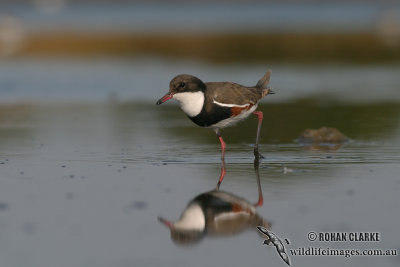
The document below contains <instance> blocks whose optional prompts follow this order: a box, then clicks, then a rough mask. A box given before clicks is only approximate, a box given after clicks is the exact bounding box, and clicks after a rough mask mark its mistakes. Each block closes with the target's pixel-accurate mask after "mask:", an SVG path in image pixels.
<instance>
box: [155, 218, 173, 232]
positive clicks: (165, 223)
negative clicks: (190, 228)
mask: <svg viewBox="0 0 400 267" xmlns="http://www.w3.org/2000/svg"><path fill="white" fill-rule="evenodd" d="M158 220H159V221H160V222H161V223H162V224H164V225H165V226H167V227H168V228H169V229H172V226H173V225H172V222H170V221H168V220H167V219H164V218H163V217H158Z"/></svg>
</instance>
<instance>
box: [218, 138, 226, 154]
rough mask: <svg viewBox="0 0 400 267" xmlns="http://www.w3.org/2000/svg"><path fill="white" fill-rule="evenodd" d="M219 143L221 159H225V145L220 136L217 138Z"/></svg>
mask: <svg viewBox="0 0 400 267" xmlns="http://www.w3.org/2000/svg"><path fill="white" fill-rule="evenodd" d="M218 139H219V141H220V142H221V154H222V156H221V157H222V159H224V158H225V148H226V144H225V142H224V139H222V136H218Z"/></svg>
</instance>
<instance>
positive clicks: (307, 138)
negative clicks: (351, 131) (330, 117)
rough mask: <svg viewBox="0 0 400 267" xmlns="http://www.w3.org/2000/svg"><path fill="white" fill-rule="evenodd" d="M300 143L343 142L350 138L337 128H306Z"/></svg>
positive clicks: (301, 135)
mask: <svg viewBox="0 0 400 267" xmlns="http://www.w3.org/2000/svg"><path fill="white" fill-rule="evenodd" d="M298 141H299V142H300V143H343V142H347V141H349V138H348V137H347V136H345V135H344V134H342V133H341V132H340V131H339V130H338V129H336V128H330V127H322V128H319V129H306V130H305V131H304V132H302V133H301V134H300V136H299V139H298Z"/></svg>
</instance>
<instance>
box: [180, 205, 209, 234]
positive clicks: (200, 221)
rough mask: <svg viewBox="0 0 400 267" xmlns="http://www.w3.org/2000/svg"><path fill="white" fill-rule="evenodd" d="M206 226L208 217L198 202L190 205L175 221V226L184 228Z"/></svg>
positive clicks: (202, 228) (192, 228)
mask: <svg viewBox="0 0 400 267" xmlns="http://www.w3.org/2000/svg"><path fill="white" fill-rule="evenodd" d="M205 227H206V219H205V216H204V212H203V210H202V209H201V207H200V206H199V205H197V204H192V205H190V206H189V207H188V208H187V209H186V210H185V211H184V212H183V213H182V216H181V218H180V219H179V221H177V222H175V223H174V228H176V229H181V230H182V229H184V230H200V231H203V230H204V228H205Z"/></svg>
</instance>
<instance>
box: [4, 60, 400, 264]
mask: <svg viewBox="0 0 400 267" xmlns="http://www.w3.org/2000/svg"><path fill="white" fill-rule="evenodd" d="M29 64H31V63H29V62H23V64H22V65H19V66H18V64H17V63H15V62H14V63H10V64H2V68H3V70H5V71H6V72H7V73H9V74H11V75H10V76H7V77H4V76H3V77H2V85H1V87H0V88H1V91H0V92H2V95H4V96H5V97H6V98H7V97H9V100H8V101H4V102H3V104H1V106H0V259H1V260H0V261H1V266H96V267H98V266H158V265H163V266H226V265H230V266H243V265H249V264H250V265H251V266H285V263H284V262H283V261H282V260H281V259H280V258H279V256H278V254H277V253H276V250H275V248H273V247H267V246H265V245H262V240H263V239H262V238H261V237H260V236H259V235H258V234H257V233H256V230H255V229H250V230H248V231H245V232H243V233H240V234H238V235H233V236H230V237H223V238H217V237H214V238H209V237H207V236H206V237H205V238H204V239H203V240H201V241H200V242H198V243H197V244H195V245H190V246H179V245H176V244H174V243H173V242H172V240H171V239H170V234H169V230H168V229H167V228H165V227H164V226H163V225H161V224H160V223H159V222H158V221H157V216H163V217H166V218H168V219H170V220H176V219H178V218H179V216H180V214H181V212H182V211H183V210H184V209H185V207H186V205H187V203H188V202H189V201H190V200H191V199H192V198H194V197H195V196H197V195H199V194H201V193H203V192H206V191H209V190H212V189H214V187H215V185H216V182H217V181H218V178H219V174H220V168H221V161H220V158H219V155H220V154H219V153H220V148H219V143H218V140H217V138H216V136H215V134H214V133H213V132H212V131H211V130H208V129H201V128H199V127H197V126H195V125H193V124H192V123H191V122H190V121H189V120H188V119H187V118H186V117H185V115H184V114H183V113H182V112H181V111H180V110H179V108H178V106H177V105H175V104H168V103H166V104H164V105H162V106H156V105H155V103H154V102H155V100H157V99H158V98H159V97H160V96H162V95H163V94H164V93H165V90H166V87H167V85H168V81H169V79H170V76H172V75H174V74H175V73H174V72H175V71H176V72H177V73H179V70H180V67H179V66H180V65H179V63H176V64H172V69H171V70H166V69H165V68H163V65H157V64H156V65H155V67H154V69H155V70H156V71H159V72H158V73H157V72H156V73H155V74H159V76H157V75H156V76H154V77H155V78H154V79H153V78H152V77H153V76H152V75H149V76H143V77H139V75H138V74H137V73H135V72H134V71H133V70H137V69H138V68H139V67H137V66H136V65H129V64H127V63H112V62H111V63H110V64H117V65H118V64H122V65H123V64H127V65H125V66H128V67H127V69H129V68H131V69H130V70H129V71H128V70H126V69H125V68H123V67H121V70H122V69H125V72H121V73H118V74H116V73H111V74H110V77H111V78H110V80H109V81H108V82H105V83H102V82H101V81H104V80H102V79H104V78H103V77H104V73H106V72H104V71H105V70H108V67H109V66H107V65H106V64H104V65H101V64H100V67H99V66H98V65H97V67H96V66H94V65H90V64H89V65H90V66H93V68H83V67H82V69H85V70H87V71H88V73H89V74H93V75H95V74H96V75H97V76H96V77H97V78H98V79H90V78H89V77H86V75H82V76H81V75H79V73H78V72H79V71H78V70H76V69H74V68H69V67H65V66H60V65H58V63H54V62H53V63H51V64H55V65H50V66H53V68H49V65H46V64H49V63H43V64H44V67H46V68H49V69H52V72H50V76H49V79H47V78H46V79H45V77H46V75H45V74H44V73H45V71H43V74H40V75H43V76H40V75H39V74H38V72H40V70H33V71H32V72H31V76H29V75H24V74H26V73H29V72H28V69H27V67H26V66H27V65H29ZM71 64H73V65H72V66H78V65H79V64H78V63H76V62H75V63H71ZM122 65H121V66H122ZM54 66H58V67H55V68H54ZM67 66H71V65H67ZM135 68H136V69H135ZM143 68H145V69H146V68H150V67H149V66H146V65H145V66H144V67H143ZM212 68H214V69H212ZM111 69H112V68H111ZM215 69H219V72H215V73H214V74H213V75H210V77H211V78H210V80H211V79H212V80H217V78H219V77H224V74H229V75H227V76H226V77H228V78H227V80H229V79H230V78H231V77H233V76H230V75H234V74H235V75H237V76H236V78H235V79H237V82H240V81H239V78H240V80H241V79H242V77H241V76H240V75H239V74H240V73H243V79H244V81H243V83H246V82H248V81H249V82H248V83H250V82H251V81H256V80H257V78H258V76H261V75H262V72H263V71H262V68H261V67H254V68H252V69H250V70H245V69H240V68H239V67H237V68H232V69H229V70H227V69H226V68H223V67H220V68H217V67H210V69H209V70H207V69H206V68H204V66H197V65H196V66H193V65H192V66H189V70H190V72H192V71H195V70H200V74H202V76H204V77H207V75H206V74H208V73H211V72H212V70H215ZM295 69H296V68H295V67H283V66H280V67H279V66H278V67H277V68H273V71H274V72H273V76H272V85H273V86H274V87H277V88H278V87H280V88H282V89H280V90H279V91H278V92H281V91H282V94H280V93H278V94H276V95H273V96H271V98H270V97H267V98H266V99H265V100H263V104H262V105H261V106H260V110H262V111H263V112H264V114H265V117H264V118H265V120H264V124H263V129H262V138H261V142H262V145H261V147H260V150H261V152H262V154H263V155H264V156H265V157H266V158H265V159H263V160H262V161H261V163H260V168H259V172H260V178H261V186H262V189H263V193H264V205H263V206H262V207H259V208H258V213H259V214H260V215H261V216H262V217H263V218H265V219H266V220H268V221H270V222H271V223H272V228H271V230H272V231H273V232H274V233H276V234H277V235H278V236H280V237H282V238H287V239H289V240H290V245H287V246H286V248H287V249H297V248H299V247H305V248H307V247H323V248H327V247H329V248H338V249H366V248H368V249H369V248H378V249H397V250H399V249H400V242H399V238H400V236H399V234H398V224H399V219H400V215H399V214H400V204H399V203H400V202H399V200H400V199H399V193H400V178H399V177H400V176H399V167H400V138H399V136H400V127H399V123H400V120H399V115H400V104H399V103H398V102H397V101H396V99H398V90H399V88H400V87H399V86H398V85H399V84H398V83H397V82H398V77H397V76H396V75H390V74H391V73H395V71H396V68H394V69H393V68H390V69H388V70H387V71H382V70H383V69H385V68H379V67H377V68H358V69H357V68H356V69H351V68H350V67H347V70H346V71H343V68H339V67H329V68H325V69H320V70H318V69H317V68H311V67H305V68H301V70H300V73H304V74H305V75H304V76H305V77H311V74H312V72H313V71H314V70H316V73H317V75H316V78H315V79H308V80H306V78H305V77H304V76H303V80H302V79H301V78H300V79H299V80H298V83H297V84H298V87H299V88H300V89H298V90H300V92H305V90H306V89H304V88H308V87H307V86H306V84H314V87H312V86H311V88H313V89H312V90H311V91H310V94H311V95H310V96H308V97H303V96H299V95H298V94H297V87H296V86H289V85H290V83H289V82H288V81H287V80H285V79H284V77H285V76H286V75H287V74H286V73H285V71H287V72H288V73H291V74H293V73H294V72H295ZM60 70H67V71H69V72H68V74H71V73H72V77H75V78H77V77H82V80H79V79H72V80H70V79H68V78H67V77H66V76H67V74H66V73H65V72H64V73H59V71H60ZM241 70H242V71H241ZM332 70H335V71H336V73H335V75H333V76H331V75H329V74H328V73H331V71H332ZM375 71H377V73H379V75H378V74H377V76H380V77H381V76H384V77H387V78H390V79H389V80H387V79H382V80H381V82H383V85H382V88H384V90H385V91H384V92H386V95H385V97H388V98H392V99H394V101H390V102H388V101H387V99H383V98H378V99H372V100H371V98H369V97H366V98H365V99H364V100H363V101H353V100H352V99H355V98H356V97H355V95H357V94H358V92H362V91H363V90H364V91H366V92H368V93H367V95H374V94H375V95H381V94H380V93H377V92H375V91H374V90H373V87H372V86H366V87H362V84H361V83H359V82H358V81H357V79H354V80H352V81H354V83H352V84H353V85H354V86H353V87H351V86H348V85H349V83H348V79H345V78H344V77H347V76H346V75H349V76H350V74H351V73H353V75H355V76H357V75H361V74H362V73H365V72H366V73H375ZM260 72H261V73H260ZM282 72H283V73H282ZM1 73H3V74H0V75H5V74H4V72H1ZM128 73H132V76H131V77H128ZM195 73H196V72H195ZM338 73H339V74H338ZM340 73H342V74H341V75H340ZM349 73H350V74H349ZM89 74H88V75H89ZM275 74H276V76H274V75H275ZM47 75H49V73H47ZM74 75H75V76H74ZM307 75H308V76H307ZM324 75H325V76H324ZM338 75H339V76H338ZM89 76H90V75H89ZM300 76H302V75H299V76H294V77H300ZM17 77H21V78H20V79H17ZM40 77H43V79H42V78H40ZM70 77H71V76H70ZM92 77H93V76H92ZM118 77H120V79H118ZM132 77H133V78H132ZM321 77H324V78H321ZM337 77H339V78H337ZM221 79H223V78H221ZM290 79H295V78H293V77H291V78H290ZM322 79H326V80H328V81H331V79H332V80H333V79H337V83H338V84H341V85H342V87H343V86H344V87H345V88H338V90H342V91H343V92H344V91H347V92H348V96H349V97H348V98H347V97H339V99H333V100H332V101H331V100H329V101H327V99H326V98H324V97H321V96H320V95H321V94H325V93H326V92H327V93H328V94H332V93H333V92H334V89H329V88H331V86H332V84H331V83H327V84H326V86H322ZM366 79H367V80H369V81H373V79H372V78H370V77H367V76H366ZM231 80H234V79H231ZM89 81H91V83H92V84H90V83H89ZM117 81H118V82H117ZM281 81H282V83H283V84H285V82H286V84H285V86H282V85H281ZM385 82H386V83H385ZM112 84H114V85H115V88H125V89H119V91H118V90H117V91H118V92H117V94H116V96H113V95H112V97H111V98H110V97H109V93H110V92H112V91H110V87H111V85H112ZM294 84H296V82H294ZM365 84H368V83H365ZM40 85H43V87H41V86H40ZM318 85H319V86H318ZM391 85H394V87H393V86H391ZM45 86H47V87H46V88H47V89H45V88H44V87H45ZM57 86H59V87H63V86H65V87H63V88H71V90H72V91H65V90H61V89H58V87H57ZM347 86H348V87H347ZM53 87H55V89H52V88H53ZM142 88H146V90H147V91H146V90H145V92H142V90H144V89H142ZM150 88H152V89H150ZM163 88H164V89H163ZM286 88H288V89H286ZM302 88H303V89H302ZM318 88H319V89H318ZM332 88H333V86H332ZM365 88H367V89H365ZM128 89H131V90H132V92H131V91H129V90H128ZM345 89H347V90H345ZM7 90H8V91H7ZM30 90H32V91H30ZM35 90H36V91H35ZM43 90H44V91H43ZM46 90H47V91H46ZM7 92H8V93H7ZM15 92H19V93H15ZM34 92H37V94H36V93H34ZM45 92H49V93H48V94H47V97H48V98H47V97H45V96H46V93H45ZM51 92H53V93H54V94H53V95H51ZM75 92H82V93H81V94H79V93H75ZM390 92H393V93H391V94H390ZM136 93H137V94H138V95H140V97H138V99H140V100H141V101H138V100H136V99H135V98H134V97H128V95H129V94H132V95H135V94H136ZM41 94H42V95H43V97H44V98H43V100H42V101H40V99H37V98H35V97H37V95H41ZM124 94H126V98H125V97H122V96H123V95H124ZM49 95H50V96H49ZM64 95H65V96H66V99H67V100H68V101H62V100H64V99H63V96H64ZM71 95H72V96H73V97H70V98H69V97H68V96H71ZM280 95H282V98H281V96H280ZM124 96H125V95H124ZM272 97H273V98H274V99H278V100H273V99H272ZM32 98H34V99H33V100H32ZM74 98H75V99H80V100H79V101H73V99H74ZM107 98H109V101H108V102H107V101H104V99H107ZM268 98H270V99H271V100H270V99H268ZM23 99H30V101H26V100H23ZM54 99H56V100H57V101H59V102H57V104H54V102H52V101H53V100H54ZM349 99H350V100H349ZM48 100H49V101H48ZM60 102H62V103H60ZM10 103H11V104H10ZM321 126H332V127H337V128H339V129H340V130H341V131H342V132H343V133H344V134H346V135H348V136H349V137H350V138H351V142H349V143H347V144H344V145H343V146H341V147H331V148H327V147H322V148H321V147H309V146H303V145H301V144H298V143H297V142H296V141H295V140H296V138H297V137H298V135H299V134H300V132H301V131H303V130H304V129H306V128H319V127H321ZM255 130H256V119H255V118H249V119H248V120H247V121H246V122H243V123H241V124H239V125H238V126H237V127H235V128H231V129H226V130H225V131H224V132H223V134H224V138H225V141H226V142H227V145H228V148H227V152H226V153H227V154H226V169H227V175H226V177H225V179H224V182H223V183H222V186H221V189H222V190H224V191H227V192H230V193H233V194H235V195H238V196H240V197H243V198H245V199H247V200H248V201H250V202H254V201H256V200H257V197H258V193H257V181H256V175H255V172H254V169H253V152H252V143H253V142H254V137H255ZM285 167H286V172H284V169H285ZM310 231H315V232H321V231H325V232H330V231H338V232H379V233H380V234H381V242H377V243H375V242H374V243H368V242H359V243H354V242H353V243H351V242H318V241H315V242H310V241H308V240H307V233H308V232H310ZM290 257H291V261H292V264H293V265H295V266H320V265H324V266H338V265H340V266H377V265H380V266H398V264H399V262H400V261H399V257H377V256H376V257H351V258H345V257H343V256H330V257H311V256H308V257H307V256H297V257H295V256H290Z"/></svg>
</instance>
